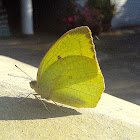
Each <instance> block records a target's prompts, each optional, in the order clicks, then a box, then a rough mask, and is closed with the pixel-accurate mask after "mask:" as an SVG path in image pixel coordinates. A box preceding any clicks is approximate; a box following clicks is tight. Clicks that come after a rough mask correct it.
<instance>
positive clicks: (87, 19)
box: [63, 0, 115, 34]
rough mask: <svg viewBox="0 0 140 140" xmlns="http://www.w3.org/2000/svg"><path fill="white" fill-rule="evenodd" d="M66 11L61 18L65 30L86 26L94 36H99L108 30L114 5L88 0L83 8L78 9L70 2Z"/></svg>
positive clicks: (105, 0)
mask: <svg viewBox="0 0 140 140" xmlns="http://www.w3.org/2000/svg"><path fill="white" fill-rule="evenodd" d="M68 11H69V12H68V13H65V17H64V18H63V22H64V23H65V26H66V28H67V29H71V28H75V27H77V26H82V25H87V26H89V27H90V28H91V29H92V30H93V33H94V34H99V33H100V32H102V31H108V30H110V28H111V20H112V17H113V15H114V11H115V5H113V4H111V2H110V0H88V1H87V3H86V5H85V7H79V5H77V4H76V3H75V1H74V0H71V1H70V6H69V9H68Z"/></svg>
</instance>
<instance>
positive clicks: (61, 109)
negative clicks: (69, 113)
mask: <svg viewBox="0 0 140 140" xmlns="http://www.w3.org/2000/svg"><path fill="white" fill-rule="evenodd" d="M52 101H53V100H52ZM53 102H54V104H55V105H56V106H57V107H58V108H59V109H60V110H61V111H63V112H65V113H66V111H64V110H63V109H62V108H61V107H60V106H58V105H57V103H56V102H55V101H53Z"/></svg>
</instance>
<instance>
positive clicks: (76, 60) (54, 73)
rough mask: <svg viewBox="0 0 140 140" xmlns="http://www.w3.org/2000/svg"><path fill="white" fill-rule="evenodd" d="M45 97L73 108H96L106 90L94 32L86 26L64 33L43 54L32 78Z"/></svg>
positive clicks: (40, 93)
mask: <svg viewBox="0 0 140 140" xmlns="http://www.w3.org/2000/svg"><path fill="white" fill-rule="evenodd" d="M30 86H31V88H33V89H34V90H35V91H36V92H37V93H38V94H39V95H41V97H42V98H45V99H50V100H53V101H55V102H59V103H63V104H67V105H70V106H74V107H95V106H96V105H97V103H98V101H99V99H100V96H101V94H102V92H103V90H104V79H103V76H102V73H101V70H100V68H99V65H98V62H97V59H96V52H95V47H94V44H93V40H92V36H91V31H90V30H89V28H88V27H86V26H83V27H79V28H76V29H73V30H70V31H68V32H67V33H65V34H64V35H63V36H62V37H61V38H60V39H59V40H58V41H57V42H56V43H55V44H54V45H53V46H52V48H51V49H50V50H49V51H48V52H47V54H46V55H45V56H44V58H43V60H42V62H41V64H40V66H39V69H38V74H37V81H31V83H30Z"/></svg>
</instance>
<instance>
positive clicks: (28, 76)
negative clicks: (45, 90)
mask: <svg viewBox="0 0 140 140" xmlns="http://www.w3.org/2000/svg"><path fill="white" fill-rule="evenodd" d="M15 67H16V68H18V69H19V70H20V71H22V72H23V73H24V74H26V75H27V76H28V77H30V79H31V80H33V78H32V77H31V76H30V75H28V74H27V73H26V72H24V71H23V70H22V69H20V68H19V67H18V66H17V65H15Z"/></svg>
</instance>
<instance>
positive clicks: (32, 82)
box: [30, 80, 37, 90]
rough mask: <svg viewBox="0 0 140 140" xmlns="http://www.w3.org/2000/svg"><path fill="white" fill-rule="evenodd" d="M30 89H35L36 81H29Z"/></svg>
mask: <svg viewBox="0 0 140 140" xmlns="http://www.w3.org/2000/svg"><path fill="white" fill-rule="evenodd" d="M30 87H31V88H32V89H34V90H35V89H37V81H35V80H34V81H31V82H30Z"/></svg>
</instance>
